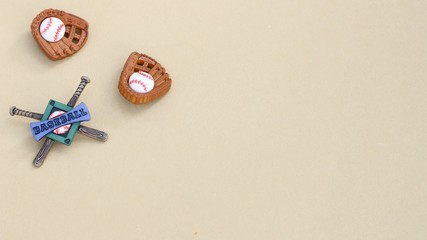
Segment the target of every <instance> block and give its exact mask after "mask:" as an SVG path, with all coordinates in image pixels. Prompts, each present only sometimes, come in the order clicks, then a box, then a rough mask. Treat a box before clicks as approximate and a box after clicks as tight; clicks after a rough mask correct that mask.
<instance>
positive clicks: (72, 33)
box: [31, 9, 89, 60]
mask: <svg viewBox="0 0 427 240" xmlns="http://www.w3.org/2000/svg"><path fill="white" fill-rule="evenodd" d="M49 18H58V19H59V20H61V21H62V22H63V25H64V26H62V27H65V33H64V35H63V37H62V38H61V39H59V40H55V42H52V41H47V40H46V39H45V38H44V37H43V36H42V33H41V31H43V30H41V29H40V26H41V24H42V22H43V21H44V20H45V19H49ZM49 20H50V19H49ZM88 29H89V24H88V23H87V22H86V21H85V20H84V19H82V18H79V17H77V16H75V15H72V14H69V13H66V12H64V11H61V10H57V9H46V10H44V11H42V12H41V13H39V14H38V15H37V16H36V17H35V18H34V20H33V23H32V24H31V32H32V34H33V37H34V39H35V40H36V42H37V44H38V45H39V46H40V48H41V49H42V50H43V52H44V53H45V54H46V56H47V57H48V58H50V59H51V60H60V59H63V58H65V57H69V56H71V55H73V54H74V53H76V52H77V51H79V50H80V49H81V48H82V47H83V45H84V44H85V43H86V40H87V37H88Z"/></svg>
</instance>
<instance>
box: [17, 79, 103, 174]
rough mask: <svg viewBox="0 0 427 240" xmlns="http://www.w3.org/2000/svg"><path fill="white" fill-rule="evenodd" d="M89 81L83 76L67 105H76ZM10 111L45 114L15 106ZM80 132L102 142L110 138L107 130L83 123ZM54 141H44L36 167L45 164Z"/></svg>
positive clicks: (34, 162) (39, 115) (32, 115)
mask: <svg viewBox="0 0 427 240" xmlns="http://www.w3.org/2000/svg"><path fill="white" fill-rule="evenodd" d="M88 83H90V79H89V78H88V77H86V76H82V77H81V81H80V84H79V86H78V87H77V89H76V91H75V92H74V94H73V96H72V97H71V98H70V101H68V103H67V106H69V107H74V106H75V105H76V103H77V100H78V99H79V97H80V94H82V92H83V90H84V89H85V87H86V85H87V84H88ZM9 113H10V115H11V116H15V115H18V116H23V117H28V118H33V119H37V120H41V119H42V117H43V114H41V113H35V112H30V111H26V110H22V109H19V108H17V107H15V106H13V107H11V108H10V111H9ZM78 132H79V133H81V134H83V135H85V136H87V137H90V138H93V139H95V140H98V141H102V142H105V141H107V139H108V134H107V133H106V132H103V131H100V130H97V129H94V128H90V127H86V126H83V125H80V126H79V130H78ZM54 142H55V141H54V140H52V139H50V138H46V140H45V142H44V143H43V146H42V147H41V148H40V150H39V152H38V153H37V155H36V157H35V158H34V160H33V165H34V166H35V167H40V166H42V165H43V162H44V160H45V159H46V156H47V154H48V153H49V151H50V149H51V148H52V146H53V144H54Z"/></svg>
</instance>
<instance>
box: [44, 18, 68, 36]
mask: <svg viewBox="0 0 427 240" xmlns="http://www.w3.org/2000/svg"><path fill="white" fill-rule="evenodd" d="M40 34H41V35H42V37H43V38H44V39H45V40H46V41H48V42H58V41H59V40H61V39H62V38H63V37H64V34H65V25H64V22H62V21H61V19H59V18H56V17H49V18H46V19H45V20H43V22H42V24H41V25H40Z"/></svg>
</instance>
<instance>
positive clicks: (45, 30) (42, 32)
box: [41, 17, 52, 34]
mask: <svg viewBox="0 0 427 240" xmlns="http://www.w3.org/2000/svg"><path fill="white" fill-rule="evenodd" d="M50 26H52V18H51V17H50V18H49V22H48V23H47V25H46V27H45V28H44V29H43V31H41V34H45V33H46V32H47V30H49V28H50Z"/></svg>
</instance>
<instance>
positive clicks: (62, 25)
mask: <svg viewBox="0 0 427 240" xmlns="http://www.w3.org/2000/svg"><path fill="white" fill-rule="evenodd" d="M63 27H64V24H63V23H61V25H59V27H58V29H56V32H55V37H54V38H53V41H54V42H56V41H57V40H58V37H59V32H60V31H61V29H62V28H63Z"/></svg>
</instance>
